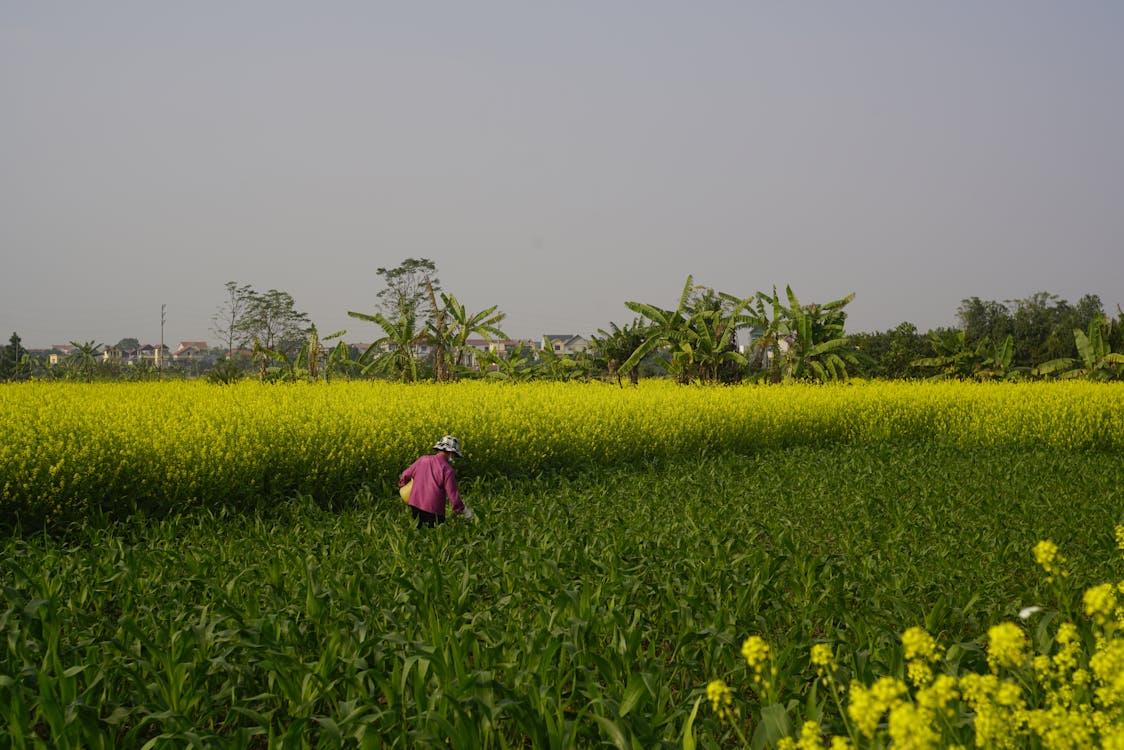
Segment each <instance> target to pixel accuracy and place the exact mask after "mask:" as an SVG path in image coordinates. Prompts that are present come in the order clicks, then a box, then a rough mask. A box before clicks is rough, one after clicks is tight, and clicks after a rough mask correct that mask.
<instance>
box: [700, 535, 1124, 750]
mask: <svg viewBox="0 0 1124 750" xmlns="http://www.w3.org/2000/svg"><path fill="white" fill-rule="evenodd" d="M1115 536H1116V539H1117V543H1118V546H1119V547H1121V549H1124V526H1121V525H1117V526H1116V529H1115ZM1033 555H1034V558H1035V560H1036V562H1037V563H1038V564H1039V565H1040V566H1041V567H1042V569H1043V571H1044V572H1045V574H1046V576H1045V579H1046V583H1047V584H1048V586H1049V588H1050V594H1051V596H1050V597H1049V598H1050V599H1053V601H1052V602H1048V601H1045V600H1039V601H1040V602H1041V603H1042V604H1047V607H1042V606H1039V605H1038V604H1035V605H1032V606H1029V607H1024V608H1023V609H1022V610H1021V611H1020V612H1019V615H1018V620H1021V621H1022V622H1018V621H1016V620H1015V618H1011V619H1009V620H1006V621H1001V622H998V623H996V624H992V625H991V626H990V627H988V628H987V631H986V637H985V636H984V634H982V633H981V634H980V635H979V636H978V637H977V639H976V640H975V642H972V643H964V642H959V643H956V642H954V643H952V644H950V645H949V644H945V643H941V642H940V641H939V640H938V638H935V637H934V636H933V635H931V634H930V632H929V631H930V630H933V629H934V628H935V627H938V625H937V624H935V623H933V622H932V620H933V619H934V618H931V617H930V618H926V620H927V621H926V623H925V625H924V626H922V625H914V626H911V627H909V628H908V629H906V630H905V631H904V632H903V633H902V634H901V636H900V646H899V645H898V644H897V643H892V644H888V645H886V646H885V647H883V648H882V649H881V656H882V657H883V658H884V659H887V660H888V662H889V663H888V667H889V668H888V669H884V670H878V671H877V672H873V673H871V672H868V670H865V669H863V662H865V661H866V658H867V656H868V655H867V654H861V653H854V652H851V651H850V649H849V648H848V647H847V646H846V645H843V647H842V648H838V649H837V648H836V646H835V644H833V643H832V642H831V641H830V640H828V641H827V642H819V643H816V644H814V645H812V646H811V649H810V656H809V661H810V664H811V665H813V666H814V668H815V670H816V672H817V677H818V681H819V683H820V684H822V685H823V686H824V687H826V688H827V691H828V695H825V696H823V697H822V698H821V697H819V696H818V695H817V693H816V692H815V691H813V692H812V693H811V694H810V695H809V696H808V702H807V704H806V705H805V706H803V707H801V706H799V705H798V704H796V703H795V702H792V703H790V705H789V706H786V705H783V704H782V703H780V702H779V701H777V694H776V691H775V689H774V688H775V685H776V684H777V682H778V677H779V675H778V672H779V670H778V667H777V664H776V662H778V661H780V659H776V658H775V657H774V656H773V654H774V652H773V651H772V649H771V648H770V645H769V643H768V642H767V641H766V640H765V639H763V638H762V637H761V636H758V635H751V636H750V637H749V638H747V639H746V640H745V642H744V645H743V646H742V655H743V656H744V658H745V660H746V663H747V666H748V667H749V671H750V674H749V678H748V680H747V682H749V683H750V684H751V685H752V687H753V689H754V691H755V693H756V700H755V701H754V703H755V704H756V706H755V707H753V708H752V709H751V711H750V715H751V716H752V725H753V727H754V733H753V740H754V741H753V747H761V746H763V745H765V744H767V745H769V746H771V747H773V746H775V747H776V748H778V750H827V747H828V744H829V740H830V746H831V748H835V749H840V750H842V749H843V748H856V747H862V746H864V745H865V746H869V747H903V746H904V747H913V748H922V749H931V750H937V749H938V748H946V747H970V746H975V747H989V748H990V747H995V748H1023V747H1026V748H1040V747H1041V748H1050V749H1052V750H1062V749H1065V748H1084V747H1118V746H1119V745H1120V743H1121V742H1124V721H1122V720H1124V600H1122V599H1121V598H1120V596H1119V592H1122V591H1124V582H1120V583H1114V582H1109V583H1102V584H1100V585H1097V586H1092V587H1090V588H1088V589H1086V590H1085V591H1084V592H1083V593H1080V594H1078V593H1077V592H1075V591H1074V589H1073V588H1072V587H1070V586H1069V585H1067V584H1068V583H1069V580H1068V578H1069V574H1070V570H1069V566H1068V563H1067V560H1066V558H1065V557H1064V556H1063V555H1062V554H1061V552H1060V551H1059V547H1058V545H1057V544H1055V543H1054V542H1053V541H1052V540H1051V539H1044V540H1041V541H1039V542H1038V543H1037V544H1035V545H1034V549H1033ZM1117 577H1118V576H1117ZM1049 605H1053V606H1052V607H1050V606H1049ZM983 653H986V659H982V658H971V657H973V656H974V655H976V654H979V655H980V657H982V656H983ZM966 657H967V658H966ZM981 662H982V663H981ZM864 672H867V674H863V673H864ZM788 679H791V677H789V678H788ZM708 697H709V698H710V701H711V705H712V708H713V709H714V712H715V714H716V716H717V717H718V719H719V721H720V722H722V723H723V724H728V725H729V726H730V728H731V730H732V731H733V733H735V734H736V735H737V736H738V737H739V739H740V740H741V743H740V744H742V745H743V746H745V745H746V742H745V732H744V731H743V729H742V727H741V719H740V708H739V706H738V705H737V701H735V699H734V697H733V691H732V690H731V689H730V688H729V686H728V685H727V683H726V682H725V680H722V679H718V680H712V681H711V682H710V683H709V685H708ZM844 698H845V699H846V708H844ZM801 714H802V716H801ZM833 734H834V736H831V735H833ZM825 735H827V736H826V737H825Z"/></svg>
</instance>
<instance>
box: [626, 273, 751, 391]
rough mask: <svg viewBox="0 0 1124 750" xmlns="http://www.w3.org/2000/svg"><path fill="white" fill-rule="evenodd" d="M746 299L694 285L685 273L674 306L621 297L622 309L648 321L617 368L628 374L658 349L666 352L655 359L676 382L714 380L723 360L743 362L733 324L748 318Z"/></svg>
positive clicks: (738, 325) (748, 321) (741, 324)
mask: <svg viewBox="0 0 1124 750" xmlns="http://www.w3.org/2000/svg"><path fill="white" fill-rule="evenodd" d="M749 303H750V300H748V299H744V300H743V299H740V298H738V297H734V296H732V295H729V294H716V293H715V292H714V291H713V290H711V289H706V288H703V287H696V286H694V284H693V279H692V277H690V276H688V277H687V282H686V283H685V284H684V285H683V293H682V294H681V295H680V296H679V304H678V306H677V307H676V309H675V310H665V309H663V308H660V307H657V306H655V305H650V304H647V303H644V302H625V303H624V304H625V306H626V307H628V309H630V310H632V311H633V312H636V313H639V314H640V315H641V316H643V317H644V318H646V319H647V320H648V321H649V326H648V328H647V338H645V339H644V341H643V343H641V344H640V346H638V347H637V348H636V349H635V350H634V351H633V352H632V354H631V355H629V357H628V358H627V359H626V360H625V361H624V362H623V363H622V364H621V366H620V373H621V374H622V375H623V374H629V373H631V372H632V370H633V369H634V368H635V367H636V366H637V365H639V363H640V361H641V360H643V359H644V357H646V356H648V355H649V354H652V353H653V352H656V351H662V352H664V353H665V354H666V356H665V358H663V359H660V360H658V361H659V362H660V364H661V365H662V366H663V367H664V369H665V370H667V372H669V373H670V374H672V375H673V376H674V377H675V379H676V381H677V382H679V383H687V382H690V381H691V380H693V379H698V380H701V381H703V382H707V383H715V382H718V381H719V380H720V371H721V369H722V367H723V365H727V364H731V365H735V366H737V367H739V368H740V367H741V366H743V365H744V364H745V363H746V359H745V357H744V356H743V355H742V354H740V353H739V352H738V351H737V339H736V336H737V331H738V329H739V328H743V327H745V326H747V325H750V324H751V322H752V320H753V318H752V316H749V315H747V314H746V312H745V311H746V308H747V306H748V305H749Z"/></svg>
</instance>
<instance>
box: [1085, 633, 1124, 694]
mask: <svg viewBox="0 0 1124 750" xmlns="http://www.w3.org/2000/svg"><path fill="white" fill-rule="evenodd" d="M1089 668H1090V669H1091V670H1092V672H1093V675H1094V677H1096V681H1097V683H1098V685H1099V686H1100V687H1098V688H1097V690H1096V694H1097V700H1098V701H1099V702H1100V704H1101V706H1103V707H1104V708H1106V709H1115V710H1117V711H1119V710H1120V709H1122V708H1124V640H1120V639H1113V640H1111V641H1105V640H1103V639H1102V640H1100V641H1099V642H1098V643H1097V649H1096V652H1095V653H1094V654H1093V656H1092V657H1091V658H1090V659H1089Z"/></svg>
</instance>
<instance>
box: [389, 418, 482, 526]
mask: <svg viewBox="0 0 1124 750" xmlns="http://www.w3.org/2000/svg"><path fill="white" fill-rule="evenodd" d="M433 450H434V451H436V452H435V453H431V454H428V455H425V456H421V457H420V458H418V460H417V461H414V462H413V463H412V464H410V466H409V467H408V468H407V469H406V470H405V471H404V472H402V476H401V477H399V478H398V486H399V487H402V486H405V484H406V483H407V482H409V481H410V480H411V479H413V480H414V485H413V487H412V488H411V490H410V500H409V505H410V514H411V515H412V516H413V518H414V520H415V521H417V523H418V528H419V529H420V528H425V527H428V528H433V527H434V526H435V525H437V524H440V523H445V501H446V499H448V501H449V502H450V503H451V504H452V506H453V512H454V513H459V514H462V515H463V516H464V517H465V518H472V510H470V509H469V508H468V506H466V505H465V504H464V501H463V500H461V494H460V491H459V490H458V489H457V474H456V472H455V471H453V459H454V457H455V458H464V454H463V453H461V443H460V441H459V440H457V439H456V438H455V437H453V436H452V435H446V436H445V437H443V438H441V439H440V440H438V441H437V445H435V446H433Z"/></svg>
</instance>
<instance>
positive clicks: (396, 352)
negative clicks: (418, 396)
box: [347, 310, 420, 383]
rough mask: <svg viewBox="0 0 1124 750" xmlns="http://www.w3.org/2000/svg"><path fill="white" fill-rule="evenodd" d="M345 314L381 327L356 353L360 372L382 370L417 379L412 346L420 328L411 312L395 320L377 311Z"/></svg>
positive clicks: (409, 378)
mask: <svg viewBox="0 0 1124 750" xmlns="http://www.w3.org/2000/svg"><path fill="white" fill-rule="evenodd" d="M347 314H348V315H350V316H351V317H353V318H358V319H359V320H366V321H368V322H370V323H374V324H375V325H377V326H378V327H379V328H381V329H382V331H383V335H382V336H380V337H379V338H377V339H375V341H374V342H373V343H372V344H371V345H370V346H369V347H367V349H366V351H364V352H363V353H362V354H360V355H359V359H358V360H357V364H358V365H359V367H360V368H361V370H360V371H361V372H362V373H363V374H364V375H366V374H368V373H376V374H384V375H389V376H390V377H392V378H394V379H396V380H401V381H403V382H407V383H412V382H414V381H416V380H417V379H418V358H417V354H416V348H417V345H418V339H419V335H420V332H419V331H418V329H417V319H416V318H415V317H414V316H413V315H412V314H409V313H406V314H403V315H402V316H400V317H399V318H397V319H395V320H391V319H390V318H388V317H386V316H385V315H383V314H382V313H380V312H377V313H375V314H374V315H367V314H366V313H361V312H354V311H352V310H348V312H347Z"/></svg>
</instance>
